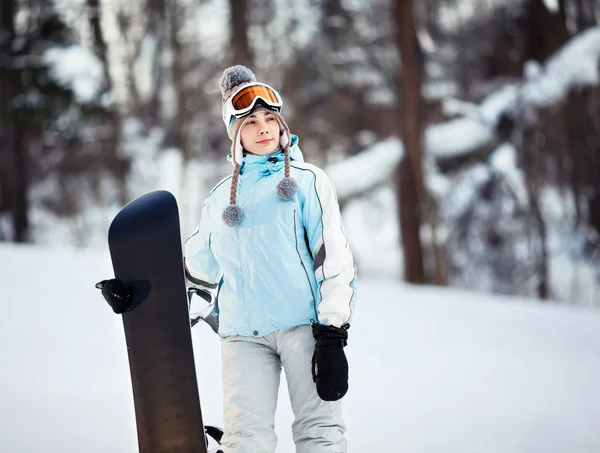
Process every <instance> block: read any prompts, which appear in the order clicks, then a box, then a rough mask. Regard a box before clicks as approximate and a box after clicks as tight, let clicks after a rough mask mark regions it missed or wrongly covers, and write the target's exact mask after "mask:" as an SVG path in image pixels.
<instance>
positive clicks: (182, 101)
mask: <svg viewBox="0 0 600 453" xmlns="http://www.w3.org/2000/svg"><path fill="white" fill-rule="evenodd" d="M182 8H183V6H181V5H179V4H178V2H177V1H173V2H172V3H170V4H169V9H170V12H169V18H170V27H169V37H170V45H171V52H172V53H173V59H172V65H171V74H172V83H173V89H174V90H175V97H176V99H177V113H176V117H175V118H174V121H173V124H172V127H173V144H174V145H175V146H176V147H177V148H179V149H181V153H182V156H183V163H184V165H185V164H186V163H187V162H189V160H190V159H191V158H192V157H193V156H192V149H191V146H190V143H189V140H188V136H187V133H188V130H189V127H190V121H191V118H190V114H189V110H188V108H187V105H186V98H187V96H186V89H185V83H184V75H185V68H184V61H185V58H184V55H183V46H182V45H181V42H180V40H179V35H178V32H179V30H180V29H181V28H182V22H183V15H184V13H183V10H182Z"/></svg>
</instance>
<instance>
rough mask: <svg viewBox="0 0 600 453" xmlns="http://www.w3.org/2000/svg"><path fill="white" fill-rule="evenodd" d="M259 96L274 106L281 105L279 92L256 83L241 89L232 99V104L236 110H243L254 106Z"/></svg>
mask: <svg viewBox="0 0 600 453" xmlns="http://www.w3.org/2000/svg"><path fill="white" fill-rule="evenodd" d="M258 98H262V99H263V100H264V101H265V102H266V103H267V104H269V105H271V106H273V107H281V100H280V99H279V96H278V95H277V93H276V92H275V91H274V90H273V89H271V88H269V87H267V86H264V85H254V86H250V87H247V88H243V89H241V90H240V92H239V93H236V95H235V96H234V97H233V99H232V100H231V105H232V106H233V108H234V110H236V111H238V112H239V111H243V110H246V109H248V108H250V107H252V106H253V105H254V103H255V102H256V99H258Z"/></svg>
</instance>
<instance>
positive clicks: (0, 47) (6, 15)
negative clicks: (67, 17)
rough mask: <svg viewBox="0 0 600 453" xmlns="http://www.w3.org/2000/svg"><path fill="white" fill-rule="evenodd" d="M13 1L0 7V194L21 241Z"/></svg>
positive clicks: (22, 164)
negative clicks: (0, 146) (1, 190)
mask: <svg viewBox="0 0 600 453" xmlns="http://www.w3.org/2000/svg"><path fill="white" fill-rule="evenodd" d="M16 14H17V2H16V1H15V0H5V1H3V2H2V4H1V6H0V83H1V85H2V90H0V105H1V106H2V107H1V108H2V109H4V112H3V114H2V117H3V118H2V117H0V141H1V142H2V144H3V148H4V149H5V150H6V151H5V152H3V153H1V154H2V155H3V159H2V160H1V161H0V178H1V179H3V180H4V181H5V182H4V184H3V187H5V189H7V192H8V193H6V194H5V193H3V194H0V196H2V197H3V198H4V197H6V202H4V201H3V202H2V203H0V205H3V204H5V205H6V206H8V209H9V211H10V213H11V214H12V223H13V240H14V241H15V242H25V241H27V240H29V215H28V212H29V201H28V197H27V192H28V174H27V167H28V163H27V146H26V142H25V134H24V131H22V130H20V128H19V122H18V119H17V118H16V115H15V114H14V111H12V108H11V106H12V105H13V100H14V98H15V96H17V95H18V94H19V93H20V92H21V86H20V82H19V80H20V79H19V73H18V71H17V70H16V69H15V68H13V66H12V61H13V58H14V56H15V55H14V53H15V52H14V49H15V48H16V46H15V45H14V44H15V39H16V38H17V35H16V30H15V17H16Z"/></svg>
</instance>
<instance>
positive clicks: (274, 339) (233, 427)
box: [221, 326, 346, 453]
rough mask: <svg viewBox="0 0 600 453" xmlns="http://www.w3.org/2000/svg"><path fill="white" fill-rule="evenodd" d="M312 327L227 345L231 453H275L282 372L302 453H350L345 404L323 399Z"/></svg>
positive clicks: (228, 442) (228, 447)
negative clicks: (314, 364) (315, 379)
mask: <svg viewBox="0 0 600 453" xmlns="http://www.w3.org/2000/svg"><path fill="white" fill-rule="evenodd" d="M314 348H315V340H314V338H313V336H312V331H311V327H310V326H298V327H291V328H286V329H281V330H278V331H275V332H272V333H270V334H268V335H266V336H264V337H261V338H252V337H228V338H226V339H225V340H223V343H222V348H221V353H222V363H223V405H224V417H223V423H224V431H225V434H224V436H223V439H222V443H223V447H224V448H223V450H224V452H225V453H273V452H274V451H275V447H276V445H277V436H276V434H275V429H274V428H275V409H276V406H277V395H278V391H279V379H280V375H281V367H282V366H283V369H284V370H285V377H286V380H287V386H288V390H289V396H290V402H291V406H292V410H293V412H294V417H295V418H294V423H293V424H292V435H293V438H294V442H295V444H296V452H297V453H346V439H345V437H344V433H345V431H346V425H345V423H344V420H343V419H342V410H341V409H342V407H341V401H336V402H326V401H323V400H321V398H319V396H318V395H317V390H316V387H315V383H314V382H313V380H312V373H311V359H312V354H313V351H314Z"/></svg>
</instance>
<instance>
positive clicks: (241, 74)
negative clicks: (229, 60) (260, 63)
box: [219, 65, 256, 99]
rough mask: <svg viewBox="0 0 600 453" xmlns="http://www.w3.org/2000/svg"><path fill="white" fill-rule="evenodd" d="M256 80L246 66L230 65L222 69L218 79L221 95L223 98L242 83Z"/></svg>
mask: <svg viewBox="0 0 600 453" xmlns="http://www.w3.org/2000/svg"><path fill="white" fill-rule="evenodd" d="M250 82H256V76H255V75H254V73H253V72H252V71H251V70H250V69H248V68H247V67H246V66H242V65H236V66H230V67H229V68H227V69H225V71H223V74H221V78H220V79H219V87H220V88H221V97H222V98H223V99H225V98H226V97H227V95H228V93H230V91H231V90H233V89H234V88H236V87H238V86H240V85H241V84H242V83H250Z"/></svg>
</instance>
